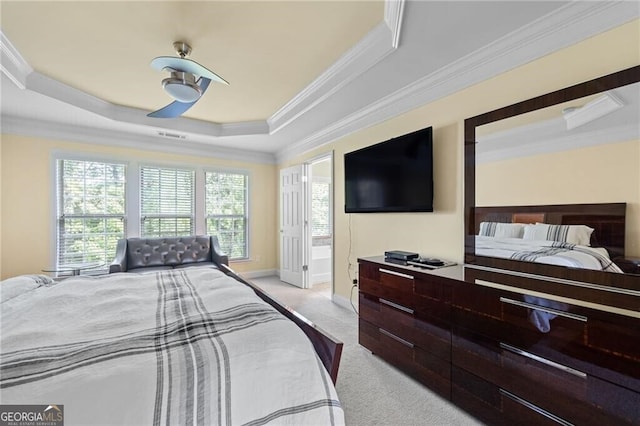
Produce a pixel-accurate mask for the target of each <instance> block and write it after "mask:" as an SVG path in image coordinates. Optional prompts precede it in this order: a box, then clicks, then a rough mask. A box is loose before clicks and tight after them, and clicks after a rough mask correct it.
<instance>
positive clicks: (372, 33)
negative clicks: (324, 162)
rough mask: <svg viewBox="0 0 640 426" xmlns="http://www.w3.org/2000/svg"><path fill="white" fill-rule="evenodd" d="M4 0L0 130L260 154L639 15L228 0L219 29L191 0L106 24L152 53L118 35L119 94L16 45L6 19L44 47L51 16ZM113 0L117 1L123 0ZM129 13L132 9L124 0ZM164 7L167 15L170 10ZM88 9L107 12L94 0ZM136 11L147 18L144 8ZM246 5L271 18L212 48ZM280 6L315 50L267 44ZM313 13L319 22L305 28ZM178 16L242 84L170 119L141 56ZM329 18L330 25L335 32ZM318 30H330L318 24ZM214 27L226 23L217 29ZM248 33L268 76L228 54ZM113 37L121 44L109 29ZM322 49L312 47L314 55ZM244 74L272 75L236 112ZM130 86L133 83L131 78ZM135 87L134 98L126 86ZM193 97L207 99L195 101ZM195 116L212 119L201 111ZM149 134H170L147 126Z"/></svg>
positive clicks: (207, 5)
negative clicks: (12, 7)
mask: <svg viewBox="0 0 640 426" xmlns="http://www.w3.org/2000/svg"><path fill="white" fill-rule="evenodd" d="M8 3H11V2H5V1H2V2H1V4H2V7H3V15H2V40H1V41H2V46H1V47H2V51H1V53H2V69H3V72H4V73H3V76H2V86H1V89H2V93H1V101H2V102H1V108H2V109H1V113H2V128H3V129H2V131H3V133H19V134H25V135H31V136H40V137H48V138H54V139H57V138H59V139H64V140H78V141H85V142H95V143H108V144H114V145H122V146H130V147H138V148H141V149H164V150H166V151H169V152H181V153H185V154H188V153H193V154H197V155H212V156H217V157H223V158H238V159H244V160H253V161H264V162H273V161H278V160H283V159H286V158H289V157H291V156H293V155H297V154H300V153H302V152H304V151H307V150H309V149H312V148H314V147H316V146H319V145H322V144H324V143H327V142H330V141H332V140H335V139H337V138H339V137H342V136H344V135H346V134H348V133H351V132H353V131H356V130H358V129H360V128H363V127H367V126H371V125H373V124H375V123H377V122H380V121H382V120H385V119H388V118H390V117H392V116H394V115H397V114H399V113H402V112H404V111H407V110H409V109H412V108H415V107H417V106H419V105H422V104H425V103H427V102H430V101H433V100H435V99H438V98H440V97H443V96H446V95H448V94H450V93H453V92H455V91H458V90H460V89H462V88H464V87H468V86H469V85H472V84H475V83H478V82H480V81H483V80H485V79H487V78H491V77H493V76H495V75H497V74H500V73H502V72H505V71H507V70H509V69H512V68H514V67H517V66H519V65H522V64H524V63H526V62H529V61H531V60H534V59H536V58H538V57H541V56H543V55H546V54H549V53H551V52H553V51H555V50H558V49H561V48H563V47H566V46H568V45H571V44H574V43H576V42H578V41H580V40H583V39H585V38H587V37H590V36H593V35H596V34H598V33H600V32H603V31H606V30H608V29H611V28H613V27H616V26H618V25H621V24H623V23H625V22H628V21H630V20H633V19H637V18H638V16H640V13H639V5H640V3H637V2H610V1H607V2H538V1H532V2H527V1H512V2H504V1H492V2H481V1H469V2H464V1H459V2H457V1H456V2H449V1H440V2H436V1H407V2H402V1H386V2H385V4H384V10H382V8H381V7H379V8H378V9H376V5H375V4H373V5H369V6H371V7H369V8H367V7H363V6H366V5H363V4H359V3H358V2H355V3H349V6H350V8H346V9H340V8H338V9H333V10H332V12H327V13H326V14H323V13H321V12H320V11H322V10H330V9H323V8H322V7H320V6H322V5H323V4H324V3H332V2H321V1H320V2H306V1H305V2H296V3H286V2H285V3H282V2H239V4H240V5H241V6H242V8H239V9H234V8H230V10H234V12H235V13H236V15H234V16H235V17H236V18H238V17H240V18H242V17H243V16H244V18H246V19H247V20H246V21H243V20H242V19H244V18H242V19H240V18H238V19H239V20H237V21H234V22H236V23H235V25H234V28H232V29H228V28H225V25H223V24H224V22H227V21H226V20H221V19H219V16H218V15H216V11H217V7H219V6H221V5H223V3H218V2H196V3H190V4H189V6H190V7H200V8H201V10H202V11H203V13H201V14H200V15H199V18H198V19H194V20H193V21H189V22H188V23H187V22H186V21H184V20H182V21H181V20H180V19H176V20H175V21H173V20H172V21H171V23H170V24H167V25H169V27H171V28H172V31H169V32H171V33H172V34H167V35H165V36H164V39H163V40H157V39H156V38H154V37H157V34H155V35H154V37H147V36H146V32H145V31H140V29H141V28H155V31H156V32H158V31H159V30H158V29H157V28H156V27H158V25H159V24H158V22H156V21H155V20H154V19H151V18H149V22H146V21H145V18H144V16H139V20H138V21H136V20H131V19H129V20H122V21H118V25H117V29H122V30H123V32H124V33H125V34H131V33H136V31H137V32H138V33H139V34H140V35H139V38H140V39H142V40H143V42H144V43H143V42H141V45H143V46H151V45H153V46H155V50H154V51H152V52H151V51H144V50H145V49H146V50H151V48H150V47H146V48H145V49H142V51H140V50H138V51H136V49H135V48H133V47H131V46H126V45H125V46H121V47H122V49H132V52H127V54H126V55H124V54H123V58H129V59H127V63H128V68H127V69H128V71H127V73H125V74H121V75H120V78H121V79H125V80H126V81H127V83H126V86H125V87H127V90H124V91H123V92H119V91H118V90H116V89H115V88H114V87H117V86H118V83H117V81H115V82H114V81H111V80H108V79H107V78H106V77H105V78H86V79H81V78H79V77H76V78H75V79H74V78H64V76H65V75H70V74H69V73H66V72H65V66H68V64H67V62H66V61H65V60H64V58H65V57H67V56H68V54H67V55H62V57H61V58H60V59H56V58H58V57H60V56H59V55H54V56H53V57H51V56H47V55H45V54H44V53H42V54H41V53H40V47H39V44H38V43H34V42H33V41H31V42H30V43H31V44H30V45H29V47H28V48H26V42H23V44H25V49H23V50H25V52H22V51H21V50H20V47H19V44H18V42H17V41H16V42H15V43H14V40H12V39H11V32H10V31H9V30H11V31H12V32H13V33H15V34H16V37H18V38H19V39H20V40H22V39H23V38H25V39H26V38H27V37H26V36H24V34H26V33H30V32H32V33H33V34H35V35H36V36H33V34H32V37H31V38H32V39H34V40H36V41H39V42H41V43H42V46H45V45H46V40H47V38H48V36H47V34H54V33H56V31H57V30H56V26H55V25H53V26H51V27H48V28H47V30H46V31H42V30H41V28H40V26H42V25H44V24H43V23H42V22H41V21H40V20H39V19H38V20H37V19H30V17H29V15H25V14H22V15H20V14H17V15H15V16H12V18H13V19H12V20H11V24H9V23H8V21H6V20H5V18H6V17H7V15H6V13H5V11H6V10H7V8H6V7H5V5H6V4H8ZM27 3H29V2H27ZM114 3H120V2H103V3H100V5H101V6H100V10H102V8H106V9H107V10H108V9H109V6H110V5H112V4H114ZM125 3H130V2H125ZM345 3H346V2H345ZM360 3H363V2H360ZM56 4H57V3H51V5H56ZM72 4H78V3H77V2H76V3H72ZM91 4H95V3H91ZM122 4H123V3H120V5H119V7H123V6H122ZM159 4H162V5H163V12H162V13H160V15H161V16H162V17H163V18H164V19H165V20H166V19H167V17H170V16H171V13H169V12H168V11H172V10H182V9H181V8H180V7H178V6H182V5H184V4H185V2H164V3H160V2H158V3H155V2H145V5H148V6H153V9H154V10H155V8H156V7H157V6H158V5H159ZM224 5H225V6H229V5H228V4H224ZM334 6H335V5H334ZM176 7H177V9H176ZM165 9H166V10H165ZM55 10H56V9H55V7H54V6H51V7H50V9H48V14H49V15H52V14H55V13H56V12H55ZM90 10H91V11H92V10H93V9H90V8H89V9H88V8H78V9H77V10H74V13H77V14H78V15H76V16H75V19H76V20H80V21H81V20H82V19H83V16H85V15H83V14H82V13H81V12H83V11H84V12H83V13H85V14H88V13H89V11H90ZM143 12H144V9H141V11H138V13H143ZM205 12H206V13H205ZM91 13H93V12H91ZM109 13H115V12H113V11H111V12H109ZM174 13H175V14H176V15H177V16H181V15H180V14H184V12H174ZM229 13H230V12H229ZM340 13H344V14H345V16H342V15H341V17H340V19H338V18H337V17H336V15H337V14H340ZM361 14H362V22H360V16H361ZM99 15H100V16H103V17H108V16H110V15H109V14H108V13H107V12H106V11H104V10H102V12H101V13H100V14H99ZM116 15H117V13H116ZM149 15H150V16H151V15H153V16H156V15H155V12H154V14H149ZM16 16H17V17H16ZM87 16H88V15H87ZM260 16H263V17H272V18H270V19H267V20H266V21H270V22H271V21H273V25H268V24H267V23H262V24H261V27H260V31H256V32H251V31H249V32H247V34H244V35H242V37H246V40H245V41H246V43H238V44H236V45H233V49H232V50H233V55H229V54H228V49H227V50H226V49H225V46H226V47H229V44H231V43H226V44H225V43H222V46H219V45H217V44H216V40H229V37H231V39H233V38H234V37H240V36H239V34H243V33H244V32H243V31H239V30H238V28H237V27H238V26H241V25H244V24H243V22H244V23H245V24H246V23H248V22H251V21H252V20H256V19H257V20H258V21H260V20H259V18H260ZM293 16H298V17H299V18H298V20H299V21H300V22H306V24H303V25H302V26H294V27H295V28H296V29H295V31H294V32H293V33H288V32H284V34H285V36H284V38H285V39H287V38H288V39H292V38H299V39H300V40H302V45H303V46H309V50H311V51H312V52H314V54H313V55H311V56H314V57H315V56H322V59H319V60H318V61H315V62H313V64H311V63H310V61H311V60H310V58H309V55H307V56H305V55H303V54H302V53H299V52H304V49H299V50H298V53H289V54H288V53H287V50H288V49H289V44H291V45H292V46H291V47H290V48H291V49H293V50H295V47H294V45H295V46H298V48H299V46H300V45H301V44H300V43H295V42H293V41H291V42H290V43H287V42H285V41H282V40H283V39H282V38H280V39H279V40H280V41H273V40H278V38H277V37H278V36H282V34H283V31H282V27H283V25H285V26H286V25H287V22H289V20H287V19H285V18H282V17H293ZM365 16H368V18H365ZM276 17H280V18H282V19H276ZM16 19H19V22H16ZM45 21H46V20H45ZM56 21H57V25H58V26H65V25H66V22H67V21H66V20H65V19H62V18H60V19H58V20H56ZM318 21H320V22H321V23H323V25H317V23H318ZM163 22H164V21H163ZM356 22H357V23H358V25H356ZM363 22H365V23H363ZM90 23H91V21H90V20H87V22H85V23H84V24H83V25H79V24H78V25H75V26H74V28H75V31H77V32H76V33H75V34H77V36H78V37H84V36H85V35H88V34H91V33H92V29H93V28H92V27H91V25H90ZM209 23H211V25H209ZM177 24H180V25H177ZM48 25H52V24H50V23H49V24H48ZM161 27H162V26H160V29H161ZM180 27H183V28H184V29H183V30H182V31H185V34H186V35H187V36H190V37H192V38H197V40H198V44H196V43H195V42H192V44H193V47H194V51H193V53H192V58H193V59H195V60H197V61H199V62H201V63H203V64H204V65H207V66H210V68H212V69H213V70H214V71H216V72H218V73H219V74H220V75H222V76H223V77H224V78H225V79H227V80H229V81H230V82H231V83H232V84H231V86H229V87H230V88H232V87H234V86H235V85H236V84H237V85H239V86H241V87H240V88H239V89H238V90H239V91H241V92H243V95H242V96H243V98H242V96H241V97H240V98H242V99H241V100H238V99H240V98H236V99H233V96H231V97H228V98H227V97H226V96H223V92H222V90H218V89H219V88H218V87H215V88H214V89H215V90H214V91H210V92H207V93H206V94H205V97H206V98H207V99H204V98H203V99H202V100H201V101H200V102H203V106H202V108H201V109H200V110H195V108H196V107H194V111H192V112H191V114H185V116H183V117H180V118H176V119H152V118H148V117H146V114H147V113H148V112H149V111H151V110H153V109H156V108H158V107H161V106H163V101H166V99H164V100H163V99H162V96H164V94H163V93H162V90H161V88H160V84H159V82H160V80H161V78H162V76H161V75H158V74H157V73H156V72H155V71H153V70H151V69H150V67H149V66H148V61H149V60H150V59H152V58H153V57H155V56H159V55H172V54H173V52H171V42H172V41H173V40H172V39H171V37H178V36H179V35H180V34H179V32H180ZM334 27H335V28H337V29H336V30H335V31H337V32H338V33H339V34H341V35H339V36H338V37H337V38H336V37H335V35H336V34H334V32H333V28H334ZM345 27H349V28H350V27H353V31H347V30H345ZM5 28H6V29H7V31H5ZM15 28H21V29H20V31H17V30H15ZM323 28H332V31H326V29H323ZM115 30H116V29H114V32H117V31H115ZM306 30H308V31H306ZM225 31H229V33H228V34H227V35H224V34H225ZM305 31H306V32H305ZM340 31H342V32H340ZM298 32H300V36H299V37H298V36H297V35H296V34H297V33H298ZM302 32H305V34H304V35H303V34H302ZM19 34H22V35H19ZM61 34H62V35H64V36H65V37H63V39H62V40H63V41H60V40H61V39H60V38H56V37H53V36H49V37H51V39H52V40H54V39H55V41H56V43H54V44H56V45H59V44H60V43H64V38H66V37H68V33H67V32H61ZM362 34H364V35H362ZM102 37H106V36H105V35H103V36H102ZM225 37H226V38H225ZM272 37H275V38H272ZM349 37H351V38H349ZM149 39H151V40H153V42H151V41H149ZM259 39H264V40H262V41H267V46H269V45H270V44H271V45H272V44H274V43H275V44H277V45H278V47H277V49H275V50H282V51H284V52H285V55H284V58H285V59H282V57H280V58H276V57H275V55H273V57H272V55H269V54H268V55H266V57H261V58H260V60H261V63H262V64H265V66H266V67H268V68H270V70H271V71H270V73H269V74H268V76H267V75H266V72H264V70H265V69H264V68H263V67H260V66H256V65H253V66H252V65H244V66H240V67H238V66H237V65H236V64H234V58H238V57H249V58H251V57H256V56H259V55H260V50H264V49H265V48H266V47H265V45H264V44H261V43H260V40H259ZM69 43H70V44H69V45H68V46H66V47H65V49H67V52H72V53H73V54H75V55H76V56H75V58H74V61H81V62H83V63H85V62H86V63H88V64H91V63H95V64H98V65H99V66H98V68H105V67H108V66H109V65H108V63H109V62H107V65H105V64H104V63H102V62H100V61H101V60H102V59H104V58H105V57H112V56H109V55H113V51H114V49H113V45H112V43H110V40H107V41H103V42H102V43H96V44H94V46H96V47H95V48H93V49H89V48H87V47H86V46H85V47H84V48H83V49H78V50H79V51H78V52H75V51H74V49H73V46H74V44H73V40H72V41H70V42H69ZM119 43H124V42H123V41H122V40H120V41H119ZM132 44H134V43H132ZM165 45H166V49H165V48H164V46H165ZM200 46H211V47H210V48H209V47H207V48H202V47H200ZM311 46H313V47H311ZM349 46H351V47H350V48H349ZM271 47H273V46H271ZM42 49H44V47H42ZM345 49H347V50H346V51H345ZM322 50H326V53H324V54H323V55H319V53H318V52H319V51H322ZM27 51H28V54H27ZM307 53H308V52H307ZM305 54H306V53H305ZM41 55H42V56H41ZM134 57H139V58H140V59H141V60H140V61H139V63H137V64H133V63H131V62H132V61H133V60H132V59H131V58H134ZM222 57H224V60H222ZM27 58H28V59H27ZM43 58H45V59H43ZM202 58H205V59H206V60H202ZM214 58H220V62H218V64H219V65H220V67H222V65H223V64H224V67H225V68H224V69H220V68H219V67H218V66H217V65H210V63H209V62H208V61H209V60H210V61H211V62H212V63H213V62H216V61H215V60H214ZM111 61H113V60H111ZM135 67H139V68H141V69H140V71H139V72H137V71H135V70H136V69H137V68H135ZM234 67H235V68H234ZM117 69H119V66H114V67H113V70H114V73H116V74H117V72H116V71H115V70H117ZM291 69H293V70H298V71H296V72H294V74H305V75H306V77H304V78H301V79H296V80H295V81H293V80H294V79H293V78H292V77H291V76H290V74H287V72H286V71H289V70H291ZM279 70H280V72H279ZM111 71H112V69H111V68H110V69H109V73H107V74H106V75H112V73H111ZM83 73H88V74H91V73H92V71H91V68H89V70H85V69H83ZM252 74H256V75H258V76H260V77H266V78H267V79H268V80H270V81H273V82H274V83H273V84H274V89H275V90H265V91H259V90H258V89H254V90H253V92H255V93H253V96H254V98H255V104H256V105H255V108H253V109H250V108H246V109H243V108H242V105H243V104H246V103H251V102H252V101H251V96H252V93H251V92H252V91H251V90H248V91H247V90H245V89H247V88H246V87H243V86H244V85H245V84H247V85H248V84H250V83H249V81H254V83H251V84H255V81H260V79H255V80H251V78H250V77H251V75H252ZM263 74H264V75H263ZM101 75H102V74H101ZM53 76H56V77H57V79H55V78H52V77H53ZM310 76H311V77H310ZM10 78H11V79H10ZM276 80H278V81H276ZM76 81H77V83H76ZM143 85H147V86H145V88H144V89H142V86H143ZM218 86H220V85H218ZM136 88H140V93H145V95H144V96H140V97H138V96H135V95H132V90H136ZM152 92H153V94H149V93H152ZM156 92H157V93H156ZM142 98H144V99H142ZM225 99H228V100H227V102H228V103H227V105H226V106H225V105H220V104H217V102H222V103H223V104H224V101H225ZM205 101H207V102H212V103H213V105H214V106H211V105H209V106H208V107H207V105H206V104H204V102H205ZM200 102H199V103H200ZM158 103H160V104H161V105H158ZM165 103H166V102H165ZM196 106H198V104H196ZM207 117H212V118H211V120H206V118H207ZM158 132H163V133H170V134H175V135H179V137H180V138H179V139H175V138H171V137H160V136H158ZM159 145H161V146H159Z"/></svg>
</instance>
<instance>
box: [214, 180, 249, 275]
mask: <svg viewBox="0 0 640 426" xmlns="http://www.w3.org/2000/svg"><path fill="white" fill-rule="evenodd" d="M207 173H226V174H239V175H244V176H245V178H246V184H245V194H246V196H245V202H244V205H245V211H244V220H245V256H244V257H231V256H230V254H229V260H232V261H234V262H243V261H245V262H246V261H250V260H251V251H250V250H251V232H250V229H251V219H250V218H251V212H250V209H251V181H252V180H251V173H250V171H249V170H247V169H229V168H222V167H203V169H202V182H203V183H202V191H203V194H202V197H203V198H202V205H203V211H202V213H203V218H204V232H205V233H207V221H208V219H209V217H210V216H209V215H208V214H207V206H206V203H207V199H206V174H207ZM215 216H216V217H217V216H218V215H215ZM223 217H224V216H223Z"/></svg>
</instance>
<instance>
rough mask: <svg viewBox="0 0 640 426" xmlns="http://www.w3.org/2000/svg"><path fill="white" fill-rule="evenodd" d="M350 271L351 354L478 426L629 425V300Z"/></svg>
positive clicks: (632, 360) (634, 351)
mask: <svg viewBox="0 0 640 426" xmlns="http://www.w3.org/2000/svg"><path fill="white" fill-rule="evenodd" d="M358 262H359V286H360V295H359V304H360V306H359V313H360V318H359V326H360V329H359V339H360V344H361V345H363V346H364V347H366V348H368V349H369V350H371V352H373V353H374V354H375V355H377V356H380V357H381V358H383V359H384V360H386V361H387V362H389V363H391V364H393V365H395V366H397V367H398V368H400V369H402V370H404V371H405V372H406V373H408V374H409V375H411V376H412V377H414V378H415V379H417V380H419V381H420V382H422V383H423V384H424V385H426V386H427V387H429V388H430V389H432V390H434V391H435V392H437V393H438V394H440V395H441V396H443V397H445V398H448V399H450V400H451V401H453V402H454V403H455V404H457V405H458V406H460V407H461V408H463V409H464V410H466V411H468V412H469V413H471V414H473V415H474V416H476V417H477V418H479V419H480V420H483V421H485V422H487V423H489V424H509V425H513V424H518V425H523V424H532V425H533V424H535V425H539V424H557V423H560V424H576V425H591V424H593V425H607V424H611V425H618V424H640V318H639V316H640V315H639V314H638V311H639V310H640V309H638V308H639V307H640V296H639V295H638V294H637V292H628V293H625V292H623V293H616V294H615V295H614V296H612V297H609V298H607V297H603V298H601V299H602V300H607V301H610V302H612V303H611V305H610V306H604V305H601V304H598V303H594V302H593V301H586V300H579V299H572V298H570V297H567V296H566V294H567V289H566V288H563V289H562V291H559V292H558V294H560V295H557V294H555V292H554V291H553V288H552V286H550V284H549V283H548V282H547V281H545V280H540V282H536V281H537V280H536V279H535V278H522V277H514V276H512V275H510V274H509V273H502V274H501V273H497V272H495V271H487V270H482V269H475V268H469V267H463V266H460V265H457V266H452V267H447V268H440V269H435V270H428V269H423V268H419V267H414V266H403V265H398V264H393V263H387V262H385V261H384V258H383V257H373V258H362V259H359V260H358ZM555 285H559V284H555ZM541 290H544V291H541ZM591 291H592V292H596V293H597V292H598V291H600V292H603V291H605V290H602V289H591Z"/></svg>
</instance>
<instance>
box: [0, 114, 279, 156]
mask: <svg viewBox="0 0 640 426" xmlns="http://www.w3.org/2000/svg"><path fill="white" fill-rule="evenodd" d="M154 132H155V133H156V135H153V136H150V135H145V134H133V133H131V132H126V131H119V130H113V129H101V128H96V127H86V126H78V125H71V124H62V123H54V122H48V121H41V120H32V119H25V118H17V117H6V116H3V117H2V133H3V134H16V135H21V136H31V137H38V138H43V139H49V140H61V141H71V142H81V143H91V144H98V145H107V146H119V147H122V148H130V149H140V150H145V151H155V152H163V153H174V154H179V155H193V156H197V157H206V158H218V159H224V160H233V161H242V162H248V163H261V164H274V163H275V157H274V155H273V154H270V153H266V152H258V151H248V150H245V149H232V148H226V147H220V146H215V145H210V144H206V143H198V142H193V141H189V140H188V139H185V138H181V137H179V136H181V135H176V136H178V137H161V136H158V135H157V132H158V130H154ZM167 133H173V132H167ZM176 142H177V143H176Z"/></svg>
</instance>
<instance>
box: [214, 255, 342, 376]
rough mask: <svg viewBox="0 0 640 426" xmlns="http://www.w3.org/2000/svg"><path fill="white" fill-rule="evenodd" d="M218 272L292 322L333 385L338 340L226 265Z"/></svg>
mask: <svg viewBox="0 0 640 426" xmlns="http://www.w3.org/2000/svg"><path fill="white" fill-rule="evenodd" d="M220 270H221V271H223V272H224V273H226V274H227V275H229V276H231V277H233V278H235V279H236V280H238V281H240V282H241V283H243V284H245V285H247V286H249V287H251V289H253V291H254V292H255V293H256V294H257V295H258V297H260V298H261V299H262V300H264V301H265V302H267V303H268V304H270V305H271V306H273V307H274V308H275V309H276V310H277V311H278V312H280V313H281V314H282V315H284V316H285V317H287V318H289V319H290V320H291V321H293V322H294V323H295V324H296V325H297V326H298V327H300V329H301V330H302V331H303V332H304V334H306V335H307V337H308V338H309V340H310V341H311V344H313V347H314V348H315V350H316V353H317V354H318V357H319V358H320V361H322V364H323V365H324V367H325V368H326V369H327V371H328V372H329V375H330V376H331V380H332V381H333V384H334V385H335V383H336V381H337V379H338V368H339V366H340V358H341V356H342V347H343V343H342V342H341V341H339V340H338V339H336V338H334V337H333V336H331V335H330V334H328V333H327V332H325V331H323V330H322V329H320V328H319V327H318V326H316V325H315V324H314V323H313V322H311V321H309V320H308V319H307V318H305V317H304V316H302V315H300V314H299V313H298V312H296V311H294V310H293V309H291V308H289V307H288V306H286V305H284V304H282V303H280V302H279V301H277V300H276V299H274V298H273V297H271V296H269V295H268V294H267V293H265V292H264V291H263V290H262V289H261V288H259V287H257V286H256V285H255V284H252V283H250V282H249V281H247V280H245V279H244V278H242V277H241V276H239V275H238V274H236V273H235V271H234V270H233V269H231V268H230V267H229V266H228V265H226V264H224V263H222V264H220Z"/></svg>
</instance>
